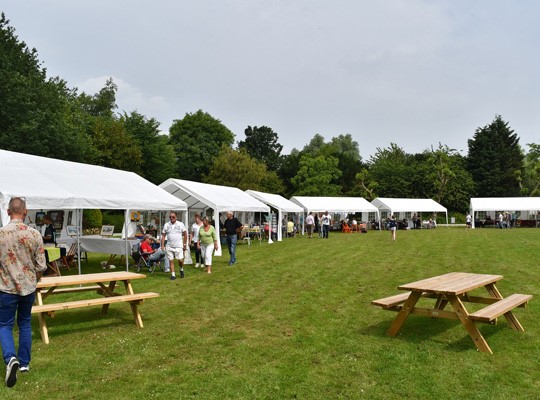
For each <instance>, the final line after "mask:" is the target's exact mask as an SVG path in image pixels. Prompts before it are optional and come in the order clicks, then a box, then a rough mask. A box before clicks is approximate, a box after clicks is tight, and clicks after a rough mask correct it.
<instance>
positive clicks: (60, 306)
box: [32, 292, 159, 313]
mask: <svg viewBox="0 0 540 400" xmlns="http://www.w3.org/2000/svg"><path fill="white" fill-rule="evenodd" d="M154 297H159V293H154V292H147V293H136V294H125V295H120V296H111V297H102V298H97V299H88V300H77V301H66V302H62V303H52V304H43V305H37V306H33V307H32V313H43V312H45V313H46V312H53V311H59V310H69V309H71V308H82V307H91V306H100V305H104V304H112V303H121V302H128V303H133V302H141V301H142V300H145V299H150V298H154Z"/></svg>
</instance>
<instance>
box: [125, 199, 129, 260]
mask: <svg viewBox="0 0 540 400" xmlns="http://www.w3.org/2000/svg"><path fill="white" fill-rule="evenodd" d="M128 216H129V210H128V209H126V212H125V214H124V232H125V237H124V241H125V249H124V250H125V255H126V271H129V258H128V257H129V255H128V243H129V242H128Z"/></svg>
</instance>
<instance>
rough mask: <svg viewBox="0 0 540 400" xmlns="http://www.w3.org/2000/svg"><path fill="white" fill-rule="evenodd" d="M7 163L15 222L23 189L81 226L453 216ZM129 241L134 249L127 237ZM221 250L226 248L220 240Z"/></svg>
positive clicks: (45, 162) (5, 191) (505, 203)
mask: <svg viewBox="0 0 540 400" xmlns="http://www.w3.org/2000/svg"><path fill="white" fill-rule="evenodd" d="M0 169H1V171H2V173H1V174H0V214H1V221H2V225H5V224H6V223H7V222H8V216H7V207H8V203H9V200H10V199H11V197H14V196H24V197H25V198H26V202H27V207H28V209H31V210H52V209H55V210H71V211H72V212H73V213H74V216H75V224H76V225H77V226H79V227H80V224H81V219H82V210H84V209H117V210H124V211H125V221H126V222H125V232H129V230H128V221H129V215H130V212H132V211H143V210H147V211H150V210H151V211H160V210H176V211H181V212H184V223H185V224H186V226H187V222H188V210H189V211H190V212H205V211H206V210H208V209H212V210H213V213H214V214H213V215H214V216H217V217H216V218H215V223H216V228H217V229H219V225H218V224H219V213H222V212H224V211H229V210H230V211H235V212H247V213H261V214H262V213H265V214H268V213H270V210H271V208H272V209H275V210H277V213H278V217H277V219H276V224H277V229H276V231H277V234H278V240H281V232H282V229H281V228H282V227H281V223H282V222H281V221H282V219H283V218H282V215H283V214H284V213H298V214H303V213H310V212H314V213H320V212H324V211H328V212H329V213H374V214H373V215H375V216H376V219H377V220H380V215H381V213H382V212H386V213H388V215H390V214H398V213H410V212H430V213H443V212H444V213H445V215H446V221H447V223H448V212H447V209H446V208H445V207H443V206H442V205H440V204H438V203H437V202H435V201H434V200H432V199H390V198H377V199H375V200H373V201H372V202H371V203H370V202H368V201H367V200H365V199H363V198H359V197H307V196H293V197H292V198H291V199H290V200H287V199H285V198H283V197H282V196H279V195H276V194H270V193H263V192H258V191H253V190H248V191H246V192H244V191H242V190H240V189H238V188H232V187H226V186H219V185H210V184H204V183H199V182H192V181H186V180H181V179H167V180H166V181H165V182H163V183H162V184H161V185H159V186H156V185H154V184H152V183H150V182H149V181H147V180H145V179H143V178H142V177H140V176H139V175H137V174H135V173H132V172H127V171H121V170H115V169H111V168H105V167H98V166H94V165H88V164H81V163H75V162H69V161H62V160H56V159H51V158H45V157H38V156H32V155H28V154H22V153H15V152H10V151H6V150H0ZM477 210H483V211H491V210H493V211H499V210H540V198H538V197H536V198H492V199H471V212H472V213H473V215H474V212H475V211H477ZM363 219H364V220H367V218H363ZM261 221H262V219H261ZM124 236H126V237H127V236H128V235H124ZM77 239H78V237H77ZM125 243H126V254H128V253H129V248H128V247H129V244H128V241H127V240H126V242H125ZM217 255H221V248H220V249H219V250H218V252H217Z"/></svg>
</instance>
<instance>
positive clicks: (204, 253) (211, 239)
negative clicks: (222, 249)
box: [195, 217, 218, 274]
mask: <svg viewBox="0 0 540 400" xmlns="http://www.w3.org/2000/svg"><path fill="white" fill-rule="evenodd" d="M195 246H197V247H198V248H199V251H200V253H201V258H202V260H201V261H202V262H203V263H204V265H205V268H206V272H208V273H209V274H211V273H212V255H213V254H214V251H217V249H218V235H217V233H216V229H215V228H214V227H213V226H212V225H210V221H209V220H208V217H203V219H202V226H201V227H200V229H199V232H198V234H197V242H196V243H195Z"/></svg>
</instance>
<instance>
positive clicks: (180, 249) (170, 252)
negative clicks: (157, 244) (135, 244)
mask: <svg viewBox="0 0 540 400" xmlns="http://www.w3.org/2000/svg"><path fill="white" fill-rule="evenodd" d="M176 218H177V215H176V212H174V211H171V212H170V214H169V222H167V223H165V225H163V231H162V232H161V233H162V234H161V248H162V249H163V248H164V249H165V251H166V252H167V258H168V259H169V264H170V268H171V280H172V281H174V280H175V279H176V274H175V273H174V260H175V259H177V260H178V266H179V268H180V278H183V277H184V251H186V246H187V229H186V227H185V226H184V224H183V223H182V222H180V221H178V220H177V219H176ZM165 237H166V238H167V246H166V247H164V242H165Z"/></svg>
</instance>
